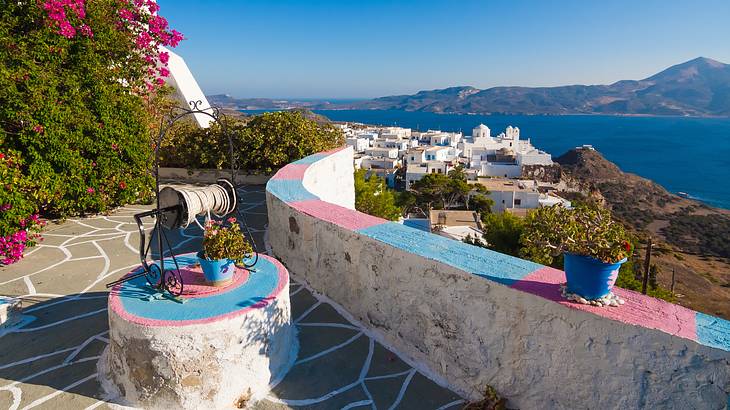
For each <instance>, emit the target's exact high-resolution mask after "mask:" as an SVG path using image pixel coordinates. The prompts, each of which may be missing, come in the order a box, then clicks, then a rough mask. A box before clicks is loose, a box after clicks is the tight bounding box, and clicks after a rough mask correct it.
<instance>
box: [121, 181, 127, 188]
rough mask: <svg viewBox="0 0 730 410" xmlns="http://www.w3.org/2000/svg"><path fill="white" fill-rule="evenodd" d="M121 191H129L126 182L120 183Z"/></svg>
mask: <svg viewBox="0 0 730 410" xmlns="http://www.w3.org/2000/svg"><path fill="white" fill-rule="evenodd" d="M119 189H127V184H126V183H124V181H122V182H120V183H119Z"/></svg>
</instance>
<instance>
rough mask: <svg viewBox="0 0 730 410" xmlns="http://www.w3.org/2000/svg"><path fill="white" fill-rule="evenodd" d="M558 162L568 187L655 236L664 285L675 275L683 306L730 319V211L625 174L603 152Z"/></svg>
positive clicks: (573, 154)
mask: <svg viewBox="0 0 730 410" xmlns="http://www.w3.org/2000/svg"><path fill="white" fill-rule="evenodd" d="M555 161H556V162H557V163H559V164H560V166H561V168H562V172H563V179H564V181H565V182H566V183H567V184H568V186H570V187H572V188H574V189H576V190H580V191H582V192H584V193H585V194H586V195H590V196H592V197H594V198H596V199H597V200H599V201H600V202H602V203H604V204H605V205H606V206H608V207H609V208H610V209H611V211H612V212H613V214H614V216H615V217H616V218H618V219H619V220H621V221H622V222H624V223H625V224H626V225H627V226H629V227H631V228H632V229H633V230H634V231H635V232H637V233H638V234H639V235H640V236H643V237H646V236H652V238H653V240H654V243H655V244H656V245H655V247H654V253H653V259H652V261H653V262H654V263H656V264H657V266H659V267H660V275H659V281H660V282H661V283H662V284H663V285H664V286H665V287H667V288H669V286H670V284H671V276H672V271H674V273H675V280H676V286H675V292H676V293H678V294H679V295H680V297H679V300H678V302H679V303H680V304H682V305H685V306H688V307H691V308H693V309H696V310H701V311H705V312H708V313H711V314H715V315H719V316H723V317H725V318H730V306H728V304H727V301H728V300H730V212H729V211H727V210H724V209H717V208H712V207H710V206H708V205H706V204H703V203H701V202H698V201H695V200H692V199H687V198H682V197H680V196H678V195H675V194H673V193H671V192H668V191H667V190H666V189H664V188H663V187H662V186H661V185H659V184H657V183H655V182H653V181H650V180H648V179H646V178H642V177H640V176H638V175H635V174H631V173H627V172H623V171H622V170H621V169H620V168H619V167H618V166H616V164H614V163H612V162H610V161H608V160H607V159H605V158H604V157H603V156H602V155H601V154H600V153H599V152H598V151H594V150H589V149H577V150H570V151H568V152H567V153H565V154H563V155H561V156H560V157H558V158H555Z"/></svg>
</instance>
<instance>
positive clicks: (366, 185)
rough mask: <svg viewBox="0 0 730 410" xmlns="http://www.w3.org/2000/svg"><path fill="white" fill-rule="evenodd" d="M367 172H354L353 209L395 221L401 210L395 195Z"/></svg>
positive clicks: (376, 177)
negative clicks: (367, 175) (367, 176)
mask: <svg viewBox="0 0 730 410" xmlns="http://www.w3.org/2000/svg"><path fill="white" fill-rule="evenodd" d="M366 174H367V170H364V169H358V170H356V171H355V209H357V210H358V211H360V212H364V213H366V214H369V215H374V216H378V217H380V218H384V219H389V220H391V221H396V220H398V218H399V217H400V216H401V213H402V209H401V208H400V207H399V206H398V205H397V193H396V192H395V191H393V190H390V189H388V187H387V186H386V184H385V180H384V179H383V178H380V177H378V176H377V175H370V177H369V178H366V177H365V175H366Z"/></svg>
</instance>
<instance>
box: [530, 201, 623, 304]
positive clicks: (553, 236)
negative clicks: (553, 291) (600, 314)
mask: <svg viewBox="0 0 730 410" xmlns="http://www.w3.org/2000/svg"><path fill="white" fill-rule="evenodd" d="M520 242H521V243H522V245H523V249H522V252H521V256H523V257H527V258H529V259H532V260H534V261H536V262H538V263H543V264H546V265H550V264H552V263H553V261H554V258H556V257H558V256H560V254H563V256H564V259H563V267H564V270H565V277H566V279H567V289H566V290H567V293H570V294H575V295H578V296H579V297H580V298H581V299H582V300H580V301H581V302H584V301H595V303H592V304H611V305H612V306H616V305H617V304H618V303H615V302H621V301H620V299H618V298H615V297H613V294H612V293H611V289H612V288H613V285H614V283H616V278H618V271H619V269H620V268H621V265H622V264H623V263H624V262H626V260H627V258H628V257H629V256H631V254H632V252H633V248H632V245H631V242H630V241H629V234H628V233H627V232H626V229H625V228H624V226H623V225H622V224H621V223H619V222H617V221H615V220H614V219H613V218H611V213H610V212H609V211H608V210H606V209H604V208H601V207H599V206H597V205H580V206H577V207H576V208H573V209H568V208H565V207H563V206H559V205H558V206H552V207H544V208H540V209H538V210H536V211H534V212H532V213H531V214H530V215H528V217H527V218H526V220H525V229H524V231H523V233H522V236H521V238H520Z"/></svg>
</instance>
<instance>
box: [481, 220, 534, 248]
mask: <svg viewBox="0 0 730 410" xmlns="http://www.w3.org/2000/svg"><path fill="white" fill-rule="evenodd" d="M482 224H483V227H484V236H483V238H484V240H485V241H486V244H487V247H488V248H489V249H493V250H495V251H497V252H501V253H506V254H508V255H512V256H518V255H519V253H520V248H521V245H520V236H521V235H522V231H523V230H524V225H525V222H524V220H523V219H522V218H520V217H519V216H515V215H513V214H511V213H509V212H503V213H501V214H491V213H488V214H482Z"/></svg>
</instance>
